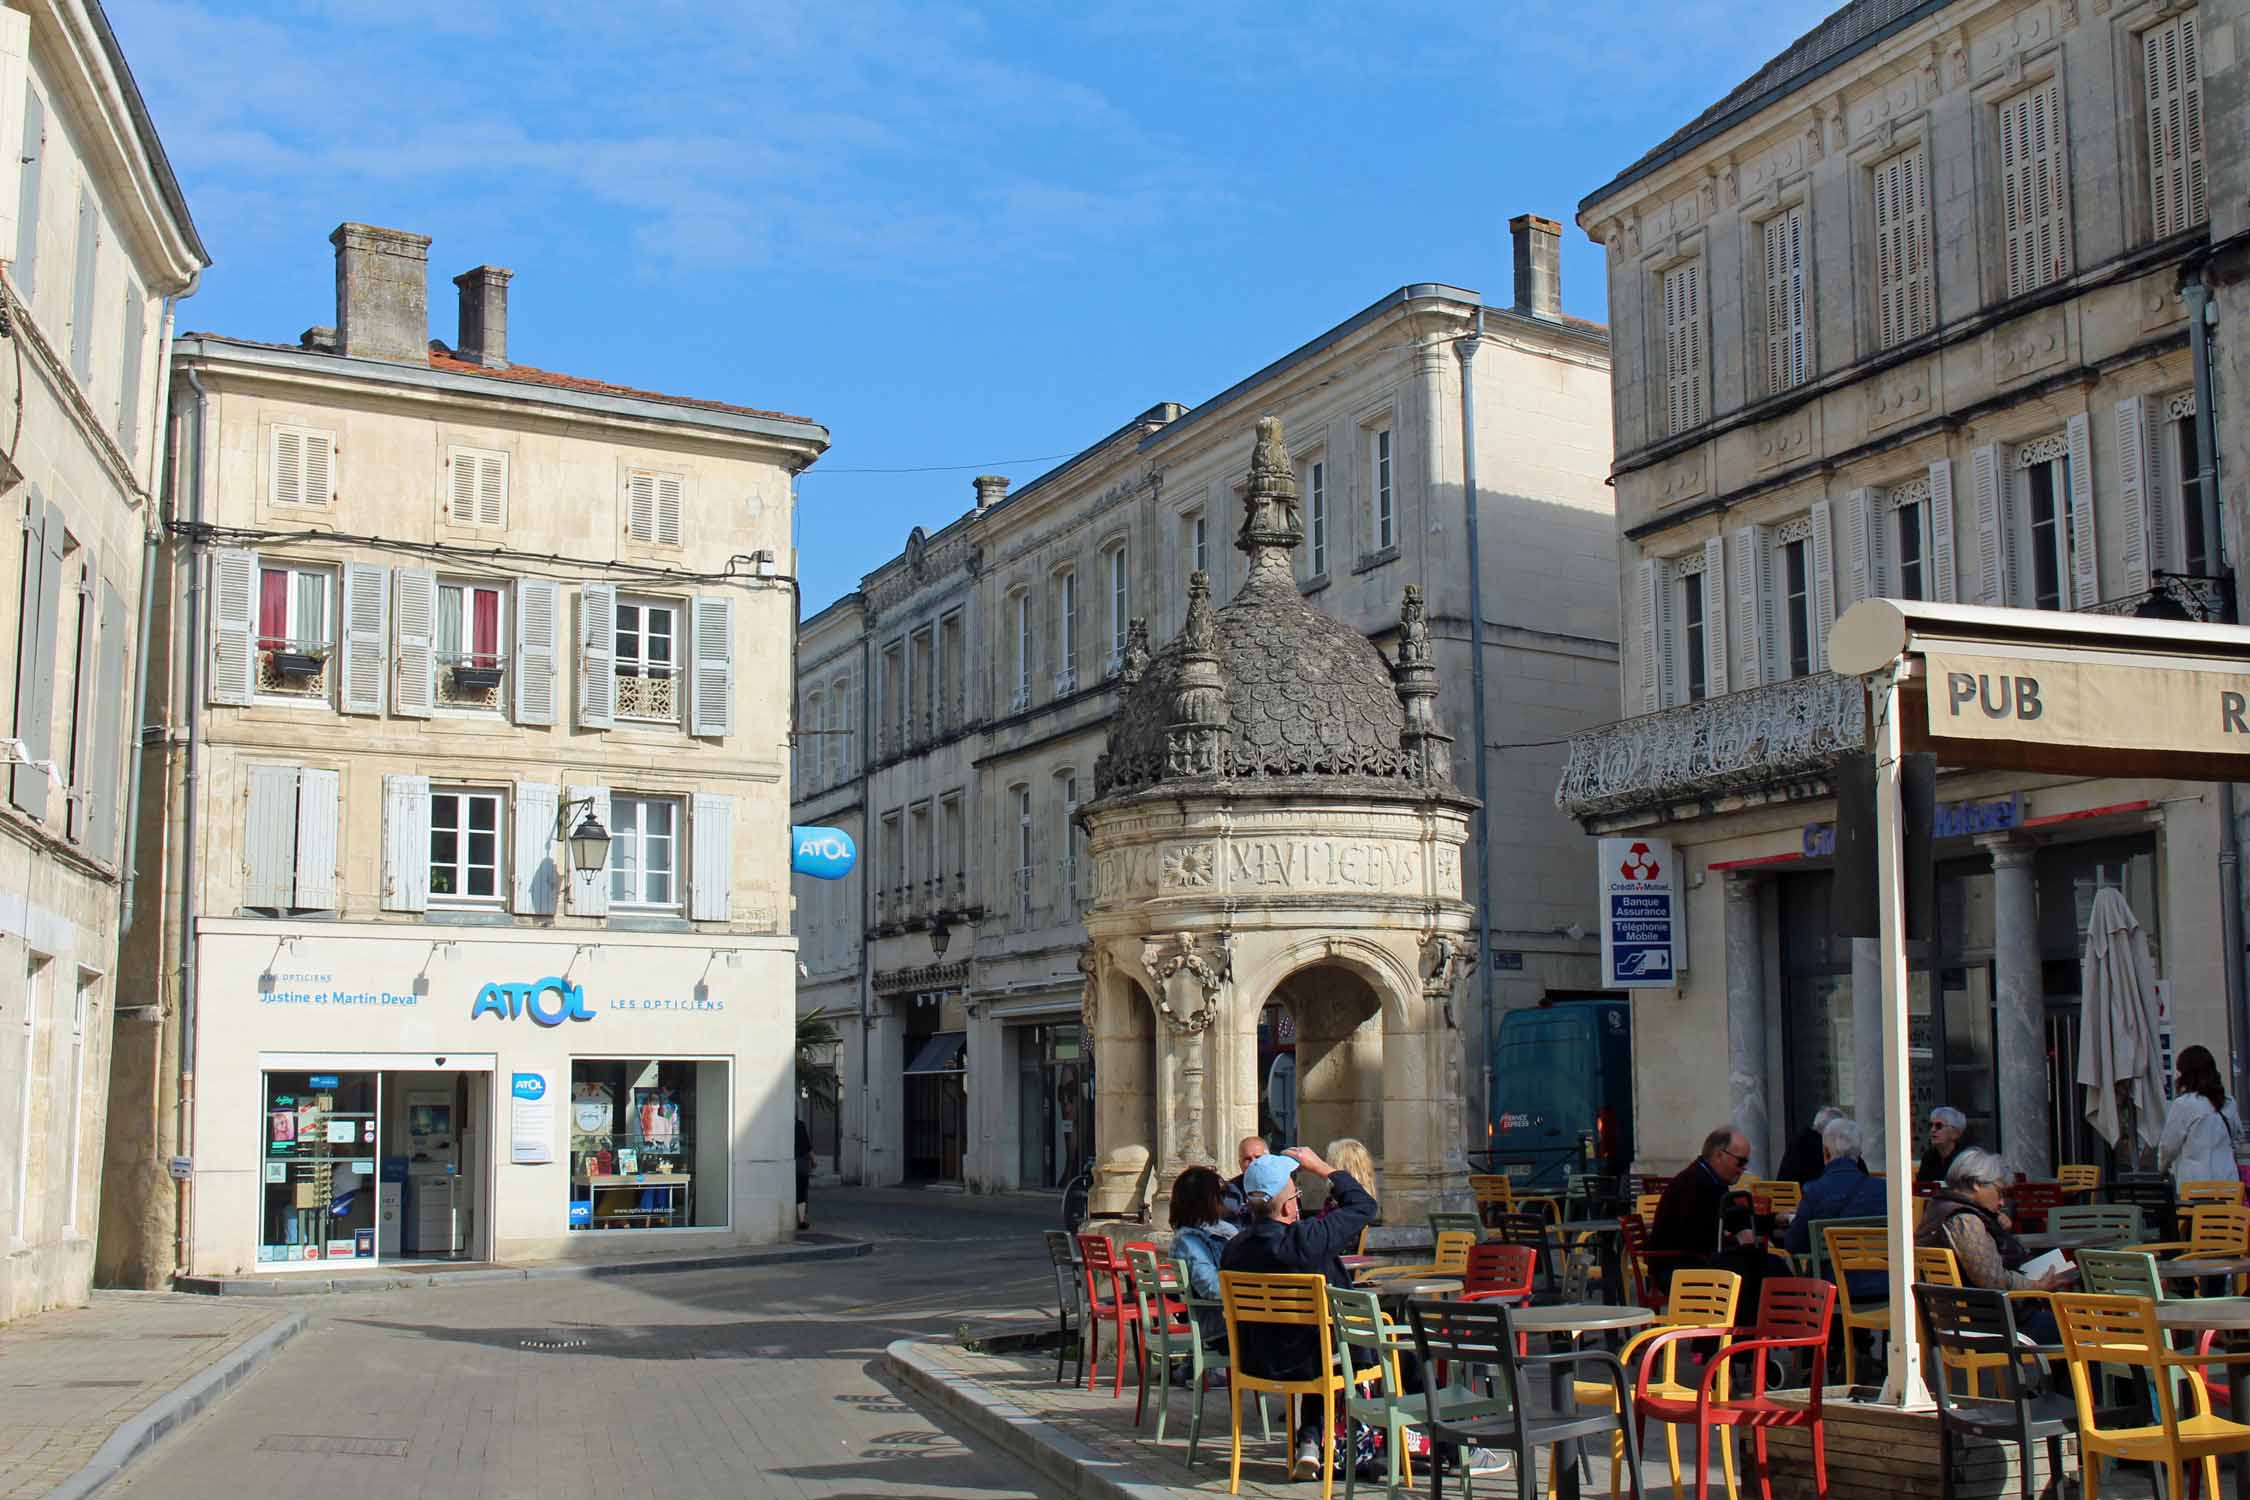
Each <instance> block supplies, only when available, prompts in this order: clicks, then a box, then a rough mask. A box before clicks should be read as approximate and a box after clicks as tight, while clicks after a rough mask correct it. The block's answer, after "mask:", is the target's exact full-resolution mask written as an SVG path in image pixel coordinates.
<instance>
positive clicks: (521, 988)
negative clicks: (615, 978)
mask: <svg viewBox="0 0 2250 1500" xmlns="http://www.w3.org/2000/svg"><path fill="white" fill-rule="evenodd" d="M524 1015H528V1016H530V1017H531V1021H532V1024H533V1025H535V1026H560V1025H562V1023H563V1022H565V1021H591V1020H592V1019H594V1008H593V1007H592V1006H590V1005H588V1004H587V1003H586V991H585V988H584V987H583V986H581V985H575V984H572V983H571V982H570V981H569V980H567V979H557V978H555V977H554V976H552V975H549V976H548V977H547V978H545V979H538V980H534V981H532V982H531V983H530V984H488V985H486V986H485V987H484V988H483V989H481V990H478V991H477V998H476V1003H475V1004H473V1005H471V1006H470V1007H469V1019H470V1020H472V1021H474V1020H475V1019H476V1018H477V1017H479V1016H498V1017H500V1018H501V1019H502V1020H504V1021H512V1020H514V1019H516V1018H517V1017H518V1016H524Z"/></svg>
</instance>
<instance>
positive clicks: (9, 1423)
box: [0, 1292, 289, 1500]
mask: <svg viewBox="0 0 2250 1500" xmlns="http://www.w3.org/2000/svg"><path fill="white" fill-rule="evenodd" d="M288 1312H289V1309H287V1308H285V1307H278V1306H273V1305H270V1304H268V1305H259V1304H251V1305H247V1306H246V1305H244V1304H242V1303H239V1302H220V1301H218V1300H216V1299H214V1298H210V1297H186V1296H176V1295H173V1294H171V1293H166V1292H96V1293H95V1294H94V1300H93V1304H92V1305H91V1306H88V1307H78V1308H69V1309H66V1310H63V1311H60V1312H50V1313H40V1314H38V1315H37V1316H35V1317H30V1318H24V1319H21V1320H19V1321H17V1322H15V1323H11V1324H9V1325H8V1326H7V1327H6V1328H4V1329H0V1500H29V1497H32V1496H36V1495H44V1494H46V1493H47V1492H48V1491H49V1490H51V1489H53V1488H54V1487H55V1486H56V1485H57V1484H60V1483H61V1482H62V1481H63V1480H65V1479H68V1478H69V1477H70V1476H71V1475H73V1474H76V1473H77V1472H78V1471H79V1470H80V1469H82V1468H84V1467H85V1466H86V1462H87V1460H88V1459H90V1458H92V1457H93V1456H94V1451H95V1450H96V1449H97V1448H99V1447H101V1445H102V1444H103V1443H104V1442H105V1441H107V1440H108V1438H109V1435H110V1434H111V1433H112V1432H114V1431H116V1430H117V1428H118V1426H119V1425H120V1424H122V1423H124V1422H126V1421H129V1420H130V1419H131V1418H132V1417H133V1416H135V1415H136V1414H137V1413H139V1412H140V1411H141V1410H142V1409H144V1408H145V1407H147V1406H148V1404H149V1403H150V1402H152V1401H154V1400H156V1399H157V1398H158V1397H159V1396H162V1395H163V1394H165V1393H166V1392H167V1391H170V1390H172V1389H174V1388H175V1387H177V1386H178V1385H180V1384H181V1383H182V1382H184V1381H186V1380H188V1379H189V1378H190V1377H192V1376H194V1375H195V1374H196V1373H197V1372H198V1371H200V1370H202V1369H203V1368H204V1367H205V1366H207V1365H210V1364H211V1363H213V1362H214V1361H216V1360H218V1359H219V1358H221V1357H222V1356H224V1355H226V1354H227V1353H229V1352H231V1351H232V1350H233V1349H234V1348H235V1347H236V1346H238V1345H240V1344H241V1343H242V1342H243V1341H244V1340H245V1339H249V1338H252V1337H254V1336H256V1335H257V1334H259V1333H262V1332H264V1331H265V1330H266V1329H267V1328H269V1327H271V1326H272V1325H273V1324H274V1323H276V1322H278V1321H280V1320H281V1319H282V1318H283V1317H286V1316H287V1315H288Z"/></svg>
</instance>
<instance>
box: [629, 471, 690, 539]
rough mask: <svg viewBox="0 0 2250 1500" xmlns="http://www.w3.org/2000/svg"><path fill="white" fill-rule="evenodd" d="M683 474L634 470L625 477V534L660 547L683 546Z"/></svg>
mask: <svg viewBox="0 0 2250 1500" xmlns="http://www.w3.org/2000/svg"><path fill="white" fill-rule="evenodd" d="M680 489H681V481H680V476H679V475H677V474H659V473H656V472H654V471H652V470H649V469H634V470H633V471H631V472H630V473H628V474H627V475H626V476H625V534H626V535H627V536H629V537H631V538H632V539H633V540H634V541H636V542H648V543H651V544H653V545H655V546H659V547H677V546H678V545H680Z"/></svg>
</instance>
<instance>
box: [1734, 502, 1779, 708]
mask: <svg viewBox="0 0 2250 1500" xmlns="http://www.w3.org/2000/svg"><path fill="white" fill-rule="evenodd" d="M1764 530H1765V528H1764V527H1763V526H1740V527H1737V528H1736V529H1735V533H1734V545H1733V546H1732V548H1731V549H1730V550H1731V551H1732V552H1733V553H1734V597H1735V606H1736V608H1735V614H1736V616H1737V617H1738V618H1739V619H1740V620H1741V621H1742V636H1743V640H1742V647H1741V662H1742V681H1741V684H1740V685H1741V686H1743V687H1746V688H1754V687H1757V686H1758V685H1759V684H1760V683H1763V682H1764V681H1765V680H1766V641H1767V638H1768V635H1769V633H1770V632H1771V631H1772V629H1773V623H1772V621H1770V620H1769V619H1768V618H1767V617H1766V616H1767V612H1766V610H1765V607H1764V590H1763V589H1762V588H1761V587H1760V584H1761V583H1762V582H1763V580H1764V578H1765V570H1764V566H1763V563H1762V561H1761V559H1762V556H1763V547H1762V544H1761V537H1760V533H1762V532H1763V531H1764Z"/></svg>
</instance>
